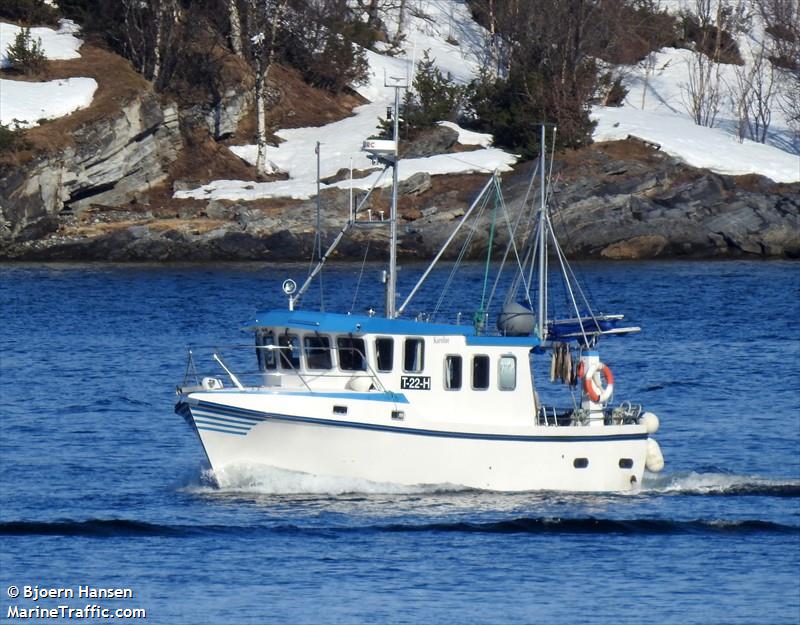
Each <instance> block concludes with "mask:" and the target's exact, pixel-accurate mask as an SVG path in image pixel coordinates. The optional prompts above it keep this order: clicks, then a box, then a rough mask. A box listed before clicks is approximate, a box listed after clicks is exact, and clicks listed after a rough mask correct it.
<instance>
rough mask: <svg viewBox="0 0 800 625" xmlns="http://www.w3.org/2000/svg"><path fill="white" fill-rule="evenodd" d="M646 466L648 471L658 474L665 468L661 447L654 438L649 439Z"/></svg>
mask: <svg viewBox="0 0 800 625" xmlns="http://www.w3.org/2000/svg"><path fill="white" fill-rule="evenodd" d="M644 466H645V468H646V469H647V470H648V471H652V472H653V473H658V472H659V471H661V470H662V469H663V468H664V456H663V454H662V453H661V447H659V445H658V442H657V441H656V439H654V438H648V439H647V456H646V458H645V461H644Z"/></svg>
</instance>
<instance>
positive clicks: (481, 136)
mask: <svg viewBox="0 0 800 625" xmlns="http://www.w3.org/2000/svg"><path fill="white" fill-rule="evenodd" d="M439 125H440V126H444V127H445V128H450V129H451V130H455V131H456V132H457V133H458V142H459V143H460V144H461V145H482V146H483V147H485V148H487V147H489V146H490V145H492V135H490V134H486V133H483V132H473V131H472V130H465V129H464V128H462V127H461V126H459V125H458V124H454V123H453V122H439Z"/></svg>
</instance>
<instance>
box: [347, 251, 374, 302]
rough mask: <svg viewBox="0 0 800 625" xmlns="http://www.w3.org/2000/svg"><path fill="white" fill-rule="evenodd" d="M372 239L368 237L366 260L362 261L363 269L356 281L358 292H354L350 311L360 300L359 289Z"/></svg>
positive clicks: (365, 252)
mask: <svg viewBox="0 0 800 625" xmlns="http://www.w3.org/2000/svg"><path fill="white" fill-rule="evenodd" d="M370 242H371V241H370V239H367V247H366V249H365V250H364V260H362V261H361V270H360V271H359V272H358V280H357V281H356V292H355V293H353V303H352V304H350V313H352V312H353V310H355V307H356V301H357V300H358V290H359V289H360V288H361V278H363V277H364V267H365V266H366V264H367V255H368V254H369V244H370Z"/></svg>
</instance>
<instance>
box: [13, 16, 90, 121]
mask: <svg viewBox="0 0 800 625" xmlns="http://www.w3.org/2000/svg"><path fill="white" fill-rule="evenodd" d="M20 30H21V28H20V27H19V26H15V25H14V24H7V23H5V22H0V67H9V65H10V64H9V62H8V55H7V53H6V50H7V49H8V46H9V45H11V44H12V43H13V41H14V38H15V37H16V36H17V34H18V33H19V32H20ZM78 32H79V27H78V25H77V24H75V22H72V21H70V20H61V22H60V28H59V29H58V30H54V29H52V28H44V27H41V28H31V36H32V37H33V39H34V40H36V39H41V41H42V48H43V50H44V54H45V56H47V58H48V59H50V60H65V59H77V58H80V56H81V55H80V53H79V52H78V49H79V48H80V47H81V45H82V44H83V41H82V40H81V39H79V38H78V37H76V36H75V35H76V34H77V33H78ZM96 90H97V82H96V81H95V80H94V79H93V78H62V79H59V80H50V81H47V82H27V81H22V80H5V79H0V124H4V125H13V124H15V123H18V124H19V126H20V127H22V128H29V127H31V126H35V125H37V124H38V122H39V120H42V119H55V118H57V117H62V116H64V115H69V114H70V113H72V112H73V111H76V110H78V109H81V108H85V107H87V106H89V105H90V104H91V103H92V98H93V97H94V92H95V91H96Z"/></svg>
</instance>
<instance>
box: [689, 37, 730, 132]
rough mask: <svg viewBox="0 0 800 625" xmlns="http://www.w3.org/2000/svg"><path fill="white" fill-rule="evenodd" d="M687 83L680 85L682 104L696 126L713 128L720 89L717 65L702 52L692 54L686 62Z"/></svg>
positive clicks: (718, 105)
mask: <svg viewBox="0 0 800 625" xmlns="http://www.w3.org/2000/svg"><path fill="white" fill-rule="evenodd" d="M686 66H687V69H688V74H687V82H685V83H683V85H681V87H682V90H683V95H682V97H683V104H684V106H685V107H686V110H687V112H688V113H689V114H690V115H691V116H692V119H693V120H694V123H695V124H697V125H698V126H708V127H709V128H711V127H713V126H714V123H715V122H716V120H717V115H718V114H719V107H720V101H721V99H722V88H721V84H720V77H719V64H718V63H715V62H714V61H712V60H711V59H710V58H708V57H707V56H706V55H704V54H703V53H702V52H694V53H693V54H692V58H691V60H689V61H687V62H686Z"/></svg>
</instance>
